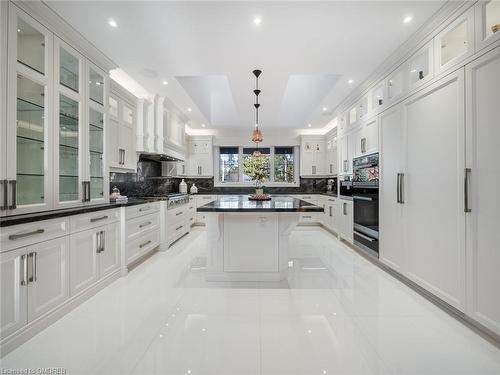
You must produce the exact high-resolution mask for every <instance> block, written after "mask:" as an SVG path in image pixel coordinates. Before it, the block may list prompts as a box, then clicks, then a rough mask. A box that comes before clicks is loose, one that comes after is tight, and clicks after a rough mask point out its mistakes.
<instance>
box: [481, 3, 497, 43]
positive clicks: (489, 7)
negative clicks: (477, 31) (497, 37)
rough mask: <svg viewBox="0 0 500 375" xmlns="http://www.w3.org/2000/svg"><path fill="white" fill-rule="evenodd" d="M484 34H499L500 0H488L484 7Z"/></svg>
mask: <svg viewBox="0 0 500 375" xmlns="http://www.w3.org/2000/svg"><path fill="white" fill-rule="evenodd" d="M484 13H485V14H484V20H485V23H484V27H485V30H484V35H485V37H486V38H489V37H490V36H492V35H493V34H500V0H492V1H489V2H488V3H487V4H486V5H485V7H484Z"/></svg>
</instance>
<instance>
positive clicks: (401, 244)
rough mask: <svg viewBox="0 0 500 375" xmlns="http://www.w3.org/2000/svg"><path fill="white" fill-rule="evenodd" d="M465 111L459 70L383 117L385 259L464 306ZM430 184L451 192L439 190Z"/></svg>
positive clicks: (452, 302) (382, 249)
mask: <svg viewBox="0 0 500 375" xmlns="http://www.w3.org/2000/svg"><path fill="white" fill-rule="evenodd" d="M442 108H446V111H443V110H442ZM464 110H465V108H464V77H463V70H459V71H457V72H455V73H453V74H450V75H449V76H447V77H446V78H444V79H442V80H440V81H438V82H436V83H434V84H433V85H431V86H429V87H428V88H426V89H424V90H422V91H420V92H418V93H417V94H416V95H414V96H412V97H410V98H409V99H407V100H406V101H405V102H403V104H402V106H401V108H400V107H397V108H394V109H391V110H389V111H388V112H387V113H384V114H382V115H381V116H380V124H381V134H382V142H381V144H382V146H381V147H382V153H381V197H380V199H381V207H380V213H381V214H380V258H381V260H382V262H384V263H385V264H387V265H389V266H390V267H393V268H394V269H396V270H398V271H399V272H402V273H403V274H405V275H406V276H407V277H408V278H410V279H411V280H412V281H414V282H416V283H417V284H419V285H420V286H422V287H423V288H425V289H427V290H428V291H430V292H431V293H433V294H435V295H436V296H438V297H439V298H441V299H443V300H444V301H446V302H447V303H449V304H450V305H452V306H454V307H456V308H458V309H460V310H463V308H464V302H465V301H464V298H465V236H464V230H465V216H464V215H465V214H464V211H463V201H464V195H463V178H464V167H465V165H464V162H465V153H464V152H465V143H464V141H465V139H464V135H465V127H464ZM401 111H402V113H401ZM430 140H432V141H430ZM429 184H432V185H434V186H441V187H443V188H444V189H445V190H444V191H443V193H442V194H440V193H436V190H435V189H430V188H429ZM398 193H399V194H398ZM399 206H404V207H399Z"/></svg>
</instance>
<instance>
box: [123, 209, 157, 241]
mask: <svg viewBox="0 0 500 375" xmlns="http://www.w3.org/2000/svg"><path fill="white" fill-rule="evenodd" d="M159 227H160V215H159V214H158V213H152V214H149V215H144V216H139V217H136V218H133V219H130V220H127V223H126V236H127V239H132V238H135V237H137V236H140V235H141V234H142V233H145V232H149V231H151V230H157V229H158V228H159Z"/></svg>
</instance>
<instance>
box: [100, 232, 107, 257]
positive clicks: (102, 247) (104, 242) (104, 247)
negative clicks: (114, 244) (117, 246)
mask: <svg viewBox="0 0 500 375" xmlns="http://www.w3.org/2000/svg"><path fill="white" fill-rule="evenodd" d="M104 250H106V232H105V231H103V230H102V231H101V251H100V253H102V252H104Z"/></svg>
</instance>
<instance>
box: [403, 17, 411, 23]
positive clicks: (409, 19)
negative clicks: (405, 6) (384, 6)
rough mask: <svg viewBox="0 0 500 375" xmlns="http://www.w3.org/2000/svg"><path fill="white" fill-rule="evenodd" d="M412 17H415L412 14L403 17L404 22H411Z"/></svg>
mask: <svg viewBox="0 0 500 375" xmlns="http://www.w3.org/2000/svg"><path fill="white" fill-rule="evenodd" d="M412 19H413V17H412V16H406V17H405V18H403V23H409V22H411V20H412Z"/></svg>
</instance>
